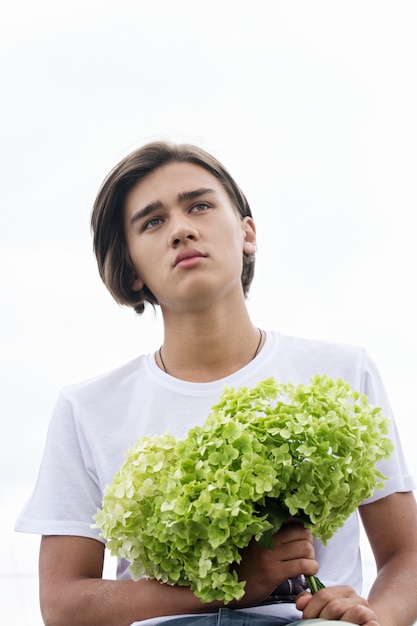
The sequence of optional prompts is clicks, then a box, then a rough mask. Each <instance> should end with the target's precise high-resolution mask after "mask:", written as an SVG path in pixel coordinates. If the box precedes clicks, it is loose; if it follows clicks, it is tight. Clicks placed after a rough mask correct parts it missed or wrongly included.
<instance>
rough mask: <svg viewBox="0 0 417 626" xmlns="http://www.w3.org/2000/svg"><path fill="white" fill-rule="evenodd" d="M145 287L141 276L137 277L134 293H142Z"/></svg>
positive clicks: (133, 285) (134, 281) (134, 282)
mask: <svg viewBox="0 0 417 626" xmlns="http://www.w3.org/2000/svg"><path fill="white" fill-rule="evenodd" d="M144 286H145V283H144V282H143V280H142V279H141V278H140V277H139V276H136V275H135V277H134V279H133V283H132V289H133V291H140V290H141V289H143V287H144Z"/></svg>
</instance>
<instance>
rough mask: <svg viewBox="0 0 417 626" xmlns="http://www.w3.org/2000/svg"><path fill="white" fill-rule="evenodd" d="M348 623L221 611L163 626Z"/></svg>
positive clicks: (170, 622) (284, 625)
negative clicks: (293, 620)
mask: <svg viewBox="0 0 417 626" xmlns="http://www.w3.org/2000/svg"><path fill="white" fill-rule="evenodd" d="M347 623H348V622H338V621H334V620H324V619H308V620H296V621H295V622H288V621H287V620H285V619H283V618H280V617H274V616H272V615H261V614H259V613H248V612H246V611H239V610H232V609H224V608H222V609H219V611H218V612H217V613H213V614H212V615H202V616H201V617H199V616H197V615H195V616H194V615H193V616H188V617H178V618H176V619H172V620H171V619H170V620H167V621H165V622H163V623H162V625H161V626H310V624H311V625H313V624H314V625H315V626H330V625H331V624H339V626H340V625H341V624H345V626H346V624H347Z"/></svg>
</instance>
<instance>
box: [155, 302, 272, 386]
mask: <svg viewBox="0 0 417 626" xmlns="http://www.w3.org/2000/svg"><path fill="white" fill-rule="evenodd" d="M164 321H165V334H164V343H163V345H162V346H161V351H160V352H157V353H156V360H157V363H158V365H159V367H160V368H161V369H163V370H166V372H167V373H168V374H170V375H171V376H174V377H175V378H180V379H182V380H188V381H190V382H210V381H213V380H219V379H220V378H224V377H225V376H229V375H231V374H233V373H234V372H236V371H238V370H239V369H241V368H242V367H244V366H245V365H247V364H248V363H249V362H250V361H252V359H253V358H254V357H255V355H256V354H257V353H258V352H259V350H260V349H261V347H262V344H263V342H264V339H265V337H264V333H261V332H260V331H259V329H258V328H257V327H256V326H255V325H254V324H253V323H252V322H251V320H250V318H249V315H248V312H247V309H246V306H245V305H244V306H243V308H241V310H239V311H233V313H231V312H230V310H229V313H228V314H220V313H219V314H218V315H217V316H216V315H213V314H209V313H206V314H204V315H198V316H196V315H186V314H185V315H182V316H180V317H178V318H177V317H173V316H169V315H165V316H164ZM161 357H162V358H161Z"/></svg>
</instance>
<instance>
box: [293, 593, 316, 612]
mask: <svg viewBox="0 0 417 626" xmlns="http://www.w3.org/2000/svg"><path fill="white" fill-rule="evenodd" d="M312 597H313V596H312V595H311V593H309V592H308V591H302V592H301V593H299V594H298V596H297V598H296V600H295V606H296V607H297V609H298V610H299V611H304V609H305V608H306V606H307V604H308V603H309V602H310V600H311V598H312Z"/></svg>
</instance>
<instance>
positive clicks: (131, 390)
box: [16, 332, 415, 619]
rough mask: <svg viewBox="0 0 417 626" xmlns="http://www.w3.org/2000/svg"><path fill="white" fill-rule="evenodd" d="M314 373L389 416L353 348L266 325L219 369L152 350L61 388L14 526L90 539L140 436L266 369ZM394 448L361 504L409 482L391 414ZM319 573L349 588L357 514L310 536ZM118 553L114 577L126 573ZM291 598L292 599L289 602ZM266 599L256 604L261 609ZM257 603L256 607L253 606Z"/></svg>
mask: <svg viewBox="0 0 417 626" xmlns="http://www.w3.org/2000/svg"><path fill="white" fill-rule="evenodd" d="M314 374H328V375H330V376H332V377H333V378H338V377H341V378H343V379H344V380H346V381H347V382H349V383H350V385H351V386H352V388H353V389H355V390H358V391H360V392H361V393H364V394H366V395H367V396H368V398H369V401H370V403H371V404H373V405H374V406H378V407H381V408H382V409H383V412H384V414H385V415H387V416H389V417H391V416H392V413H391V408H390V405H389V401H388V399H387V395H386V392H385V389H384V386H383V383H382V381H381V377H380V375H379V373H378V371H377V369H376V367H375V365H374V363H373V362H372V360H371V359H370V357H369V356H368V354H367V353H366V351H365V350H363V349H362V348H357V347H352V346H345V345H340V344H336V343H330V342H324V341H314V340H308V339H300V338H295V337H290V336H286V335H283V334H280V333H274V332H268V333H267V336H266V342H265V345H264V347H263V348H262V350H261V351H260V353H259V354H258V356H257V357H256V358H255V359H254V360H253V361H251V362H250V363H249V364H248V365H246V366H245V367H244V368H242V369H241V370H239V371H237V372H235V373H234V374H232V375H231V376H228V377H226V378H223V379H220V380H217V381H213V382H208V383H191V382H187V381H183V380H178V379H176V378H173V377H172V376H170V375H168V374H166V373H165V372H163V371H161V370H160V369H159V367H158V366H157V365H156V362H155V358H154V355H153V354H149V355H143V356H140V357H138V358H136V359H134V360H133V361H131V362H129V363H127V364H126V365H124V366H122V367H120V368H118V369H116V370H115V371H113V372H111V373H109V374H105V375H102V376H99V377H97V378H95V379H93V380H90V381H87V382H85V383H81V384H77V385H72V386H69V387H66V388H64V389H63V390H62V392H61V394H60V396H59V398H58V401H57V404H56V406H55V409H54V411H53V415H52V418H51V423H50V426H49V430H48V436H47V440H46V446H45V452H44V456H43V459H42V463H41V467H40V471H39V476H38V480H37V483H36V486H35V489H34V492H33V494H32V496H31V498H30V500H29V501H28V503H27V504H26V506H25V508H24V510H23V512H22V514H21V515H20V517H19V519H18V521H17V524H16V530H18V531H20V532H30V533H39V534H42V535H76V536H82V537H91V538H94V539H99V537H98V534H99V531H98V530H97V529H92V528H91V524H92V523H93V515H95V513H96V512H97V509H99V508H100V507H101V501H102V495H103V490H104V487H105V486H106V485H107V484H109V483H110V482H111V481H112V479H113V476H114V474H115V473H116V471H117V470H118V469H119V468H120V466H121V465H122V464H123V461H124V453H125V451H126V450H127V449H128V448H130V447H131V446H132V445H133V444H134V443H135V442H136V440H137V439H138V438H139V437H142V436H144V435H149V434H162V433H165V432H170V434H172V435H174V436H175V437H184V436H185V435H186V434H187V432H188V430H189V429H190V428H191V427H192V426H195V425H196V424H202V423H203V422H204V421H205V419H206V417H207V416H208V414H209V413H210V409H211V407H212V406H213V405H214V404H216V402H217V401H218V399H219V397H220V395H221V393H222V391H223V388H224V386H225V385H227V386H232V387H236V388H237V387H240V386H242V385H245V386H248V387H251V386H254V385H255V384H257V383H258V382H259V381H260V380H263V379H265V378H268V377H270V376H274V377H275V379H276V380H277V381H280V382H285V383H286V382H289V381H291V382H292V383H293V384H298V383H305V384H307V383H309V381H310V378H311V377H312V376H313V375H314ZM390 437H391V440H392V441H393V443H394V445H395V453H394V454H393V455H392V456H391V457H390V459H389V460H384V461H382V462H381V463H380V464H379V467H380V469H381V471H382V472H383V474H384V475H385V476H387V477H388V479H387V480H386V482H385V485H384V489H383V490H378V491H376V492H375V494H374V495H373V496H372V497H371V498H369V499H368V500H367V501H366V503H368V502H371V501H373V500H378V499H380V498H383V497H384V496H387V495H389V494H391V493H394V492H397V491H411V490H413V489H414V488H415V485H414V482H413V479H412V477H411V476H410V474H409V471H408V468H407V466H406V462H405V460H404V457H403V453H402V450H401V444H400V442H399V439H398V433H397V429H396V426H395V423H394V422H392V423H391V426H390ZM315 550H316V559H317V560H318V562H319V564H320V569H319V572H318V576H319V578H320V579H321V580H322V581H323V582H324V583H325V584H326V585H327V586H331V585H336V584H349V585H351V586H352V587H354V588H355V589H356V590H357V592H358V593H360V590H361V584H362V572H361V563H360V552H359V520H358V515H357V514H356V513H355V514H354V515H352V516H351V517H350V518H349V519H348V520H347V522H346V523H345V524H344V526H343V527H342V528H341V529H340V530H339V531H338V532H337V533H336V534H335V535H334V536H333V537H332V539H330V541H329V542H328V544H327V546H326V547H324V546H323V545H322V543H321V542H320V541H315ZM127 567H128V563H126V562H125V561H121V562H120V563H119V567H118V573H117V575H118V578H128V577H129V572H128V571H127ZM290 607H291V608H290ZM265 608H266V607H262V610H263V611H264V610H265ZM267 610H268V612H269V613H272V614H276V615H284V614H285V615H286V614H287V612H288V610H289V611H290V617H292V618H293V619H297V618H299V615H300V614H299V612H298V611H296V610H295V608H294V607H293V605H290V606H288V605H287V606H285V605H282V604H278V605H270V607H268V609H267ZM257 612H259V607H257Z"/></svg>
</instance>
